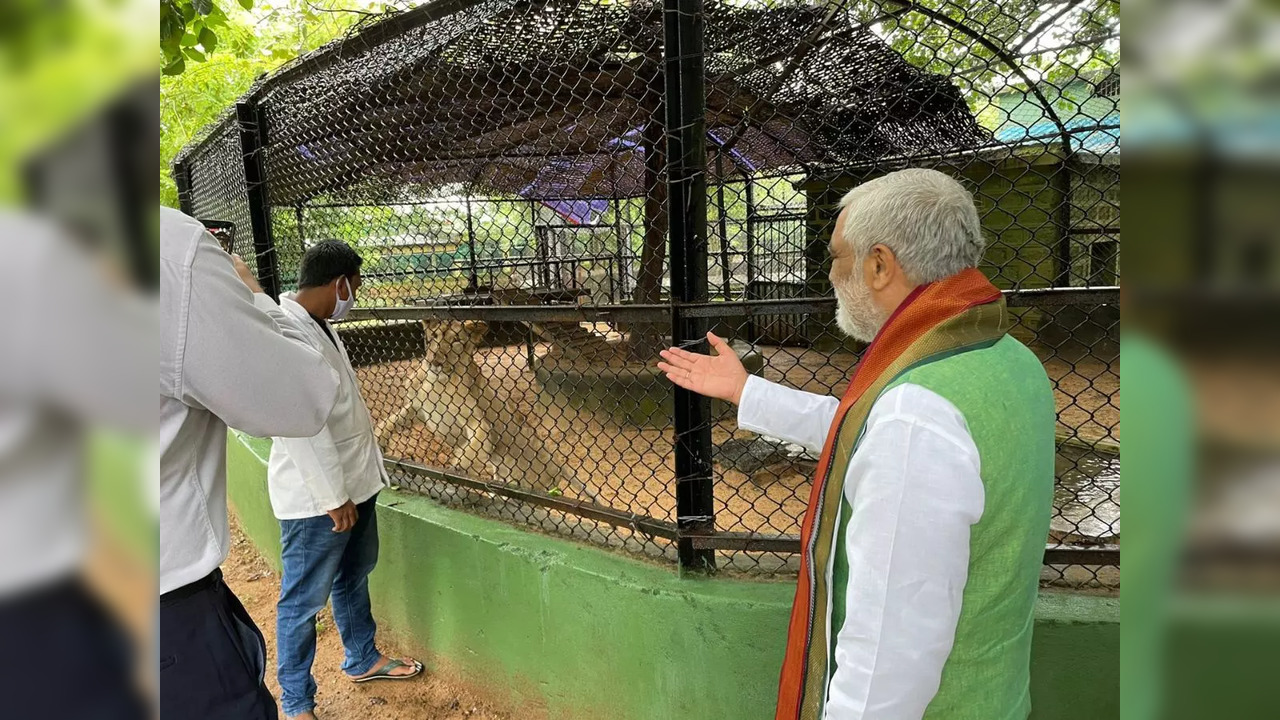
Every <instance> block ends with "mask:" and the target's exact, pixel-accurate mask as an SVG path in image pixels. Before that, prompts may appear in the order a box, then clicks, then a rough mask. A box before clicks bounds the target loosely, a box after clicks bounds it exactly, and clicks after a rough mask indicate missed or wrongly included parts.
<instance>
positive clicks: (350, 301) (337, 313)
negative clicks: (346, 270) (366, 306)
mask: <svg viewBox="0 0 1280 720" xmlns="http://www.w3.org/2000/svg"><path fill="white" fill-rule="evenodd" d="M343 285H345V286H346V287H347V299H346V300H343V299H342V286H343ZM355 304H356V293H355V291H354V290H352V289H351V282H350V281H348V280H347V278H346V276H345V275H344V276H343V277H341V278H339V279H338V303H337V304H336V305H334V306H333V314H332V315H330V316H329V319H330V320H341V319H342V318H344V317H346V316H347V313H348V312H351V308H352V307H354V306H355Z"/></svg>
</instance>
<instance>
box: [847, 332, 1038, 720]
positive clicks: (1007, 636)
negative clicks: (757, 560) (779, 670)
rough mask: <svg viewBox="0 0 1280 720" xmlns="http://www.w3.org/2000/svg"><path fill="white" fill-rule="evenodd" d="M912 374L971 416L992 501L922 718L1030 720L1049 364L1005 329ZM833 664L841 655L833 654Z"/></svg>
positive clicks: (973, 542) (909, 376)
mask: <svg viewBox="0 0 1280 720" xmlns="http://www.w3.org/2000/svg"><path fill="white" fill-rule="evenodd" d="M902 383H912V384H915V385H920V386H922V387H925V388H927V389H929V390H932V391H933V392H935V393H937V394H938V395H940V396H942V397H944V398H946V399H947V400H948V401H949V402H951V404H953V405H955V406H956V408H957V409H958V410H959V411H960V413H961V414H962V415H963V416H964V418H965V421H966V422H967V423H968V426H969V433H970V434H971V435H972V436H973V441H974V444H975V445H976V446H977V448H978V455H979V458H980V460H981V464H982V484H983V488H984V492H985V503H984V507H983V512H982V518H981V519H980V520H979V521H978V523H977V524H976V525H974V526H973V527H972V528H970V535H969V578H968V582H967V583H966V584H965V588H964V595H963V600H962V603H963V604H962V607H961V611H960V621H959V624H958V625H957V626H956V636H955V643H954V645H953V647H952V649H951V655H950V656H948V658H947V662H946V665H944V666H943V670H942V681H941V684H940V685H939V687H938V693H937V694H936V695H935V696H934V698H933V701H932V702H930V703H929V707H928V709H927V710H926V711H925V715H924V717H925V720H1025V718H1026V717H1027V715H1028V714H1029V713H1030V712H1031V694H1030V684H1031V671H1030V662H1031V629H1032V625H1033V622H1034V613H1035V601H1036V594H1037V592H1038V589H1039V583H1040V567H1041V564H1042V562H1043V559H1044V547H1045V542H1046V539H1047V538H1048V535H1049V517H1050V514H1051V512H1052V503H1053V478H1054V453H1055V450H1054V425H1055V422H1056V408H1055V406H1054V399H1053V391H1052V389H1051V388H1050V385H1049V380H1048V377H1046V375H1045V372H1044V366H1043V365H1042V364H1041V363H1040V361H1039V359H1037V358H1036V356H1035V355H1034V354H1033V353H1032V352H1031V351H1030V350H1028V349H1027V347H1026V346H1025V345H1023V344H1022V343H1020V342H1018V341H1017V340H1015V339H1014V338H1012V337H1009V336H1007V335H1006V336H1005V337H1004V338H1002V339H1000V340H999V341H997V342H996V343H995V344H994V345H992V346H990V347H986V348H980V349H975V350H969V351H967V352H962V353H959V354H956V355H951V356H948V357H945V358H943V359H940V360H937V361H934V362H931V363H927V364H925V365H921V366H918V367H915V368H912V369H909V370H907V371H906V372H905V373H903V374H902V375H901V376H899V377H898V378H896V379H895V380H894V381H893V382H892V383H890V384H889V385H888V386H887V387H886V388H885V391H886V392H887V391H888V390H889V389H890V388H893V387H896V386H898V385H901V384H902ZM851 513H852V508H850V507H849V505H848V502H847V501H845V502H844V503H842V505H841V518H842V519H841V521H840V528H839V529H838V531H837V532H836V537H837V543H836V553H835V558H834V561H833V568H832V585H831V587H832V595H833V600H832V604H831V629H830V634H829V637H833V638H834V637H835V636H836V634H837V633H838V632H839V628H840V627H841V626H842V625H843V624H844V616H845V592H846V588H847V587H848V578H849V567H848V554H847V552H846V548H845V547H844V539H845V536H846V532H845V530H846V528H847V523H848V518H849V516H850V514H851ZM830 667H831V668H832V672H834V668H835V661H834V656H833V658H832V661H831V663H830Z"/></svg>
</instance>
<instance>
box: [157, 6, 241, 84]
mask: <svg viewBox="0 0 1280 720" xmlns="http://www.w3.org/2000/svg"><path fill="white" fill-rule="evenodd" d="M237 2H239V4H240V7H242V8H244V9H245V10H250V9H252V8H253V0H237ZM228 22H229V20H228V18H227V15H226V13H224V12H223V11H222V9H221V8H219V7H218V6H217V5H216V4H215V3H214V1H213V0H160V52H161V54H162V55H163V56H164V62H163V69H162V72H163V73H164V74H165V75H181V74H182V73H183V72H184V71H186V69H187V61H188V60H193V61H195V62H201V63H202V62H205V61H206V60H208V59H209V56H210V55H212V54H213V53H215V52H217V50H218V42H219V37H218V32H219V30H221V29H224V28H226V27H227V23H228Z"/></svg>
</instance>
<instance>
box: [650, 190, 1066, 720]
mask: <svg viewBox="0 0 1280 720" xmlns="http://www.w3.org/2000/svg"><path fill="white" fill-rule="evenodd" d="M841 207H842V211H841V213H840V215H839V218H838V220H837V223H836V228H835V231H834V233H833V235H832V238H831V255H832V265H831V272H830V279H831V283H832V285H833V287H834V288H835V293H836V298H837V301H838V309H837V321H838V324H839V327H840V328H841V330H843V331H844V332H845V333H846V334H848V335H850V336H852V337H854V338H856V339H858V340H861V341H864V342H870V343H871V344H870V346H869V347H868V348H867V350H866V352H864V353H863V355H862V357H861V359H860V361H859V364H858V367H857V368H856V370H855V374H854V376H853V377H852V378H851V379H850V384H849V389H848V391H847V392H846V393H845V395H844V397H843V398H842V399H838V398H834V397H827V396H822V395H815V394H812V393H807V392H801V391H799V390H794V389H790V388H786V387H783V386H782V385H778V384H775V383H772V382H769V381H767V380H764V379H762V378H759V377H755V376H750V375H748V374H747V372H746V371H745V370H744V369H743V366H742V363H741V362H739V361H738V359H737V357H736V356H735V355H734V354H733V351H732V350H730V348H729V346H728V345H727V344H726V343H725V342H724V341H722V340H720V339H719V338H718V337H716V336H714V335H711V334H708V339H709V340H710V343H711V346H712V347H713V348H714V349H715V351H716V352H717V353H718V354H717V355H715V356H707V355H699V354H694V353H690V352H686V351H683V350H680V349H677V348H671V349H669V350H666V351H663V353H662V354H663V357H664V360H665V361H664V362H661V363H659V367H660V368H661V369H662V370H663V371H664V372H665V373H666V375H667V377H668V378H669V379H671V380H672V381H673V382H674V383H676V384H677V385H679V386H680V387H683V388H686V389H688V390H692V391H694V392H697V393H701V394H703V395H708V396H710V397H715V398H721V399H724V400H729V401H732V402H734V403H737V404H738V424H739V426H740V427H743V428H747V429H750V430H754V431H756V432H759V433H762V434H767V435H770V436H773V437H777V438H781V439H783V440H787V441H790V442H794V443H797V444H800V445H803V446H805V447H807V448H809V449H812V450H815V451H816V450H819V449H821V450H822V459H821V460H820V462H819V466H818V469H817V471H816V473H815V476H814V489H813V491H812V494H811V495H810V499H809V507H808V510H807V512H806V515H805V520H804V523H803V525H802V532H801V543H802V553H803V554H802V561H801V572H800V577H799V581H798V583H797V594H796V602H795V605H794V606H793V609H792V618H791V624H790V628H789V629H790V632H789V636H788V647H787V654H786V660H785V661H784V664H783V671H782V678H781V682H780V687H779V697H778V707H777V714H776V717H777V718H778V720H797V719H798V718H801V717H804V718H826V719H827V720H888V719H892V720H918V719H919V718H921V717H926V718H938V719H940V720H1022V719H1025V718H1026V717H1027V715H1028V714H1029V712H1030V696H1029V693H1028V687H1029V679H1030V676H1029V662H1030V649H1031V627H1032V625H1033V611H1034V605H1035V597H1036V593H1037V588H1038V580H1039V570H1040V564H1041V561H1042V558H1043V552H1044V546H1045V540H1046V536H1047V534H1048V524H1049V514H1050V506H1051V499H1052V489H1053V473H1054V468H1053V465H1054V462H1053V460H1054V422H1055V410H1054V401H1053V395H1052V391H1051V389H1050V386H1049V383H1048V379H1047V377H1046V376H1045V373H1044V369H1043V367H1042V366H1041V365H1040V363H1039V361H1038V360H1037V359H1036V357H1035V355H1034V354H1032V353H1031V352H1030V351H1029V350H1028V349H1027V348H1026V347H1024V346H1023V345H1022V344H1021V343H1019V342H1018V341H1017V340H1015V339H1014V338H1012V337H1010V336H1008V335H1007V334H1006V332H1005V331H1006V329H1007V327H1008V324H1009V323H1008V317H1007V314H1006V312H1005V308H1004V301H1003V298H1002V296H1001V293H1000V292H999V291H998V290H997V289H996V288H995V287H993V286H992V285H991V284H990V283H989V282H988V281H987V280H986V278H985V277H983V276H982V274H981V273H980V272H979V271H978V270H977V269H976V266H977V264H978V261H979V259H980V258H981V256H982V249H983V241H982V236H981V230H980V226H979V222H978V214H977V210H976V208H975V207H974V204H973V200H972V198H971V197H970V195H969V193H968V192H967V191H966V190H965V189H964V188H963V187H962V186H961V185H960V184H959V183H957V182H956V181H955V180H953V179H952V178H950V177H949V176H947V175H944V174H942V173H940V172H937V171H933V170H915V169H913V170H904V171H900V172H896V173H890V174H889V175H886V176H884V177H881V178H878V179H876V180H872V181H870V182H867V183H864V184H863V185H860V186H858V187H857V188H854V190H853V191H851V192H850V193H849V194H848V195H847V196H846V197H845V199H844V201H843V202H842V204H841Z"/></svg>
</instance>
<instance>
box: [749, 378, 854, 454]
mask: <svg viewBox="0 0 1280 720" xmlns="http://www.w3.org/2000/svg"><path fill="white" fill-rule="evenodd" d="M839 406H840V400H839V399H837V398H834V397H831V396H829V395H817V394H814V393H810V392H805V391H803V390H795V389H792V388H789V387H786V386H783V385H779V384H778V383H774V382H769V381H768V380H765V379H764V378H762V377H758V376H756V375H749V376H747V384H746V386H744V387H743V388H742V401H741V403H740V404H739V405H738V427H740V428H742V429H743V430H750V431H752V432H756V433H760V434H761V435H767V436H769V437H772V438H777V439H779V440H785V441H787V442H792V443H795V444H797V445H800V446H801V447H803V448H805V449H806V450H810V451H813V452H820V451H821V450H822V445H823V443H824V442H825V441H826V439H827V432H828V431H829V430H830V429H831V421H832V420H833V419H834V418H835V416H836V409H837V408H838V407H839Z"/></svg>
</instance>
